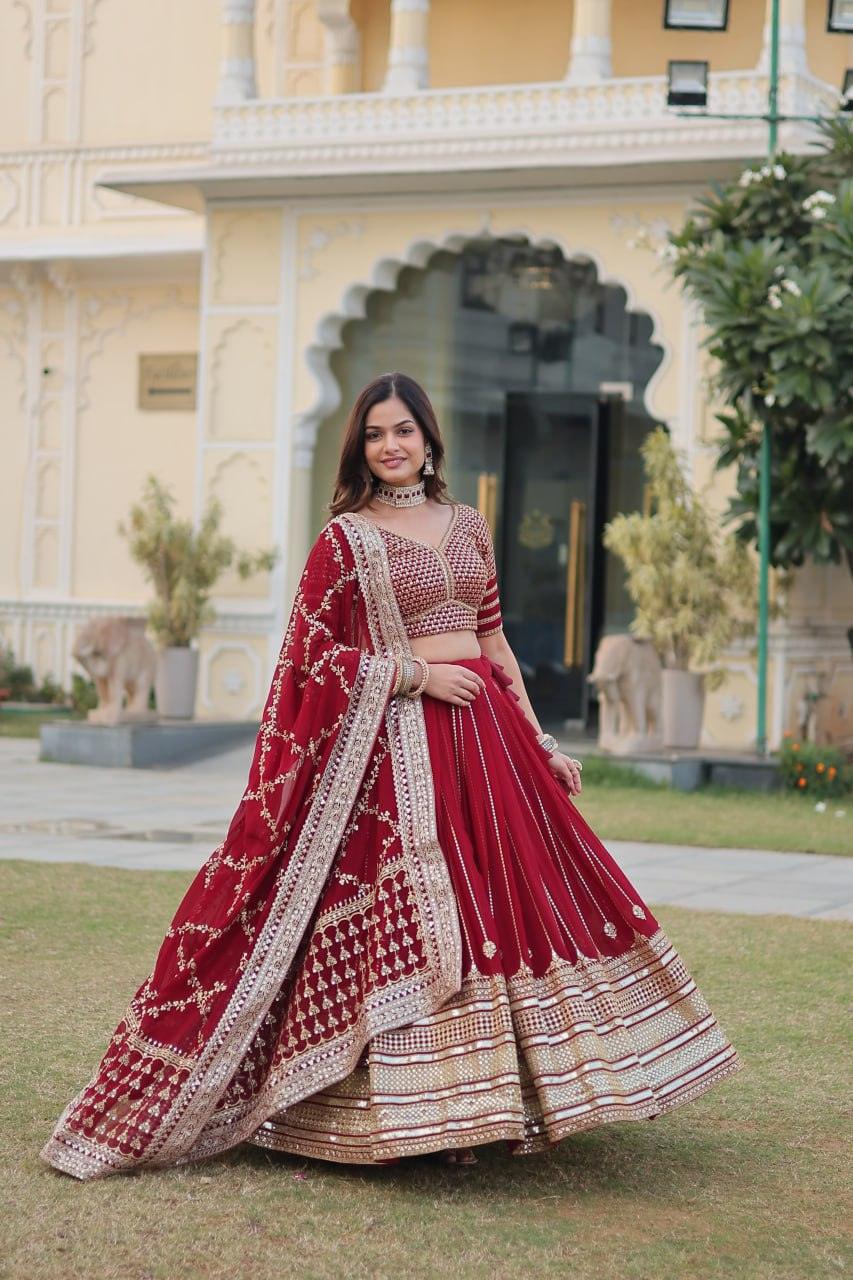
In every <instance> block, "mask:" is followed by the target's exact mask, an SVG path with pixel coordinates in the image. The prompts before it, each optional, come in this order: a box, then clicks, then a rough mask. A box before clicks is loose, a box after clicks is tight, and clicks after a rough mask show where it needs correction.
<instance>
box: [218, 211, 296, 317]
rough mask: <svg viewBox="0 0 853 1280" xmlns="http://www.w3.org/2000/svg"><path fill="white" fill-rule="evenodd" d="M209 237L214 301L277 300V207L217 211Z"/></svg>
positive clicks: (279, 235)
mask: <svg viewBox="0 0 853 1280" xmlns="http://www.w3.org/2000/svg"><path fill="white" fill-rule="evenodd" d="M211 238H212V240H213V253H212V269H211V294H212V301H213V303H214V304H223V303H224V304H228V305H232V306H233V305H249V304H251V303H256V304H265V303H274V302H275V301H276V300H277V298H278V288H279V273H280V263H281V213H280V211H279V210H278V209H243V210H239V211H236V212H234V213H222V212H217V213H216V214H215V215H214V217H213V222H212V227H211Z"/></svg>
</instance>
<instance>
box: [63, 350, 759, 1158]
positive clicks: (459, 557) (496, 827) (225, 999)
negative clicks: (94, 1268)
mask: <svg viewBox="0 0 853 1280" xmlns="http://www.w3.org/2000/svg"><path fill="white" fill-rule="evenodd" d="M443 456H444V450H443V446H442V442H441V436H440V433H439V429H438V425H437V423H436V420H435V415H434V413H433V410H432V407H431V405H430V403H429V401H428V399H427V397H426V395H425V394H424V392H423V391H422V390H421V388H420V387H419V386H418V385H417V383H415V382H413V381H412V379H411V378H408V377H406V376H405V375H403V374H387V375H384V376H382V377H380V378H377V379H376V380H375V381H374V382H372V383H370V385H369V386H367V387H366V388H365V389H364V391H363V392H362V393H361V395H360V396H359V398H358V400H357V401H356V404H355V406H354V407H353V410H352V412H351V414H350V418H349V422H348V424H347V428H346V432H345V437H344V442H343V449H342V454H341V461H340V469H339V473H338V480H337V486H336V490H335V496H334V501H333V503H332V508H331V509H332V512H333V518H332V519H331V520H330V521H329V523H328V524H327V525H326V527H325V529H324V530H323V532H322V533H321V534H320V536H319V538H318V539H317V541H316V543H315V544H314V547H313V548H312V550H311V553H310V555H309V557H308V561H307V564H306V566H305V569H304V572H303V575H302V578H301V581H300V584H299V589H298V592H297V595H296V599H295V601H294V605H293V610H292V613H291V617H290V622H289V625H288V629H287V633H286V635H285V639H284V644H283V646H282V650H281V654H280V657H279V660H278V664H277V667H276V671H275V674H274V677H273V681H272V686H271V688H270V692H269V696H268V699H267V703H266V706H265V710H264V714H263V720H262V724H261V729H260V732H259V735H258V740H257V744H256V747H255V753H254V758H253V762H252V767H251V772H250V775H249V781H248V785H247V787H246V790H245V792H244V794H243V797H242V800H241V802H240V805H239V808H238V809H237V812H236V813H235V815H234V818H233V820H232V822H231V825H230V827H229V830H228V833H227V835H226V838H225V841H224V842H223V844H222V845H220V846H219V848H218V849H216V850H215V851H214V852H213V854H212V855H211V856H210V858H209V859H208V861H207V862H206V863H205V865H204V866H203V867H202V868H201V870H200V871H199V873H198V875H197V876H196V878H195V879H194V881H193V883H192V884H191V885H190V888H189V889H188V891H187V893H186V895H185V897H184V899H183V901H182V903H181V905H180V906H179V908H178V911H177V914H176V915H175V918H174V920H173V921H172V924H171V926H170V928H169V930H168V932H167V934H166V937H165V939H164V940H163V944H162V946H161V948H160V952H159V955H158V957H157V961H156V964H155V967H154V970H153V972H152V973H151V975H150V976H149V977H148V978H147V979H146V981H145V982H144V983H143V984H142V986H141V987H140V988H139V990H138V992H137V993H136V995H135V996H134V997H133V999H132V1000H131V1002H130V1004H129V1006H128V1009H127V1011H126V1013H125V1015H124V1018H123V1019H122V1021H121V1023H120V1024H119V1026H118V1027H117V1029H116V1031H115V1033H114V1035H113V1038H112V1040H111V1042H110V1045H109V1048H108V1050H107V1053H106V1055H105V1056H104V1058H103V1061H102V1062H101V1064H100V1067H99V1069H98V1071H97V1073H96V1075H95V1076H94V1078H93V1079H92V1080H91V1082H90V1083H89V1084H88V1085H87V1086H86V1088H85V1089H84V1090H83V1091H82V1092H81V1093H80V1094H79V1095H78V1096H77V1097H76V1098H74V1099H73V1100H72V1102H71V1103H70V1104H69V1106H68V1107H67V1108H66V1110H65V1112H64V1113H63V1115H62V1116H61V1117H60V1120H59V1122H58V1124H57V1127H56V1130H55V1132H54V1134H53V1136H52V1137H51V1138H50V1140H49V1142H48V1143H47V1146H46V1147H45V1149H44V1151H43V1153H42V1154H43V1156H44V1158H45V1159H46V1160H47V1161H48V1162H49V1163H51V1164H53V1165H55V1166H56V1167H57V1168H59V1169H62V1170H64V1171H65V1172H67V1173H71V1174H73V1175H75V1176H76V1177H78V1178H96V1177H102V1176H105V1175H107V1174H110V1173H116V1172H121V1171H125V1170H130V1169H134V1168H138V1167H142V1166H147V1167H158V1166H164V1165H171V1164H179V1163H184V1162H186V1161H190V1160H195V1159H199V1158H201V1157H204V1156H210V1155H214V1154H216V1153H218V1152H220V1151H224V1150H225V1149H227V1148H229V1147H233V1146H234V1145H235V1144H237V1143H239V1142H244V1141H250V1142H253V1143H256V1144H259V1145H260V1146H263V1147H267V1148H271V1149H275V1150H280V1151H290V1152H296V1153H299V1154H304V1155H311V1156H319V1157H322V1158H325V1159H329V1160H341V1161H350V1162H355V1163H366V1164H379V1163H389V1162H391V1163H393V1162H394V1161H396V1160H398V1159H399V1158H400V1157H402V1156H406V1155H413V1154H418V1153H423V1152H435V1151H443V1152H445V1158H446V1159H448V1160H450V1161H461V1162H463V1163H468V1162H471V1161H473V1160H474V1159H475V1158H476V1157H475V1156H474V1154H473V1152H472V1150H471V1148H472V1147H473V1146H476V1145H480V1144H482V1143H486V1142H493V1141H495V1140H498V1139H506V1140H507V1141H508V1142H509V1143H510V1144H511V1148H512V1150H513V1151H515V1152H516V1153H518V1154H524V1153H528V1152H533V1151H539V1150H542V1149H544V1148H546V1147H547V1146H548V1145H549V1144H551V1143H553V1142H556V1141H557V1140H559V1139H561V1138H563V1137H565V1136H566V1135H567V1134H570V1133H573V1132H576V1131H578V1130H580V1129H584V1128H588V1127H590V1126H593V1125H598V1124H605V1123H608V1122H611V1121H618V1120H632V1119H643V1118H652V1117H654V1116H656V1115H659V1114H660V1113H661V1112H664V1111H668V1110H671V1109H672V1108H673V1107H675V1106H678V1105H679V1104H680V1103H682V1102H687V1101H688V1100H690V1099H691V1098H694V1097H697V1096H698V1095H699V1094H701V1093H703V1092H704V1091H705V1090H706V1089H708V1088H709V1087H710V1086H711V1085H712V1084H714V1083H715V1082H716V1081H718V1080H720V1079H722V1078H723V1077H725V1076H728V1075H731V1074H732V1073H733V1072H734V1071H736V1070H737V1069H738V1068H739V1066H740V1061H739V1059H738V1057H737V1054H736V1052H735V1050H734V1049H733V1048H732V1046H731V1044H730V1043H729V1042H728V1040H727V1039H726V1038H725V1036H724V1034H723V1033H722V1031H721V1029H720V1028H719V1026H718V1025H717V1023H716V1021H715V1019H714V1017H713V1015H712V1013H711V1012H710V1010H709V1008H708V1006H707V1004H706V1002H705V1000H704V999H703V997H702V995H701V994H700V992H699V991H698V990H697V988H696V986H695V984H694V982H693V981H692V979H691V977H690V975H689V974H688V973H687V971H686V970H685V968H684V966H683V964H682V962H681V960H680V959H679V957H678V955H677V954H676V952H675V951H674V949H673V947H672V945H671V944H670V942H669V941H668V939H667V938H666V936H665V934H664V933H663V931H662V929H661V928H660V926H659V924H658V922H657V921H656V920H655V918H654V916H653V915H652V913H651V912H650V911H649V908H648V907H647V906H646V905H645V903H643V902H642V900H641V899H640V897H639V895H638V894H637V892H636V890H635V889H634V888H633V886H632V885H631V884H630V883H629V882H628V880H627V879H626V878H625V876H624V875H623V874H622V872H621V871H620V870H619V867H618V866H617V865H616V863H615V862H614V861H613V859H612V858H611V857H610V855H609V854H608V853H607V852H606V850H605V849H604V847H603V846H602V845H601V843H600V841H599V840H598V839H597V838H596V837H595V835H593V833H592V831H590V829H589V827H588V826H587V825H586V823H585V822H584V820H583V818H582V817H581V815H580V814H579V813H578V811H577V809H576V808H575V807H574V805H573V804H572V802H571V800H570V798H569V797H570V796H572V795H577V794H578V793H579V792H580V789H581V783H580V765H579V764H578V762H576V761H574V760H571V759H568V758H567V757H565V756H564V755H562V754H561V753H560V752H559V751H557V750H556V742H555V741H554V739H553V738H551V737H550V736H549V735H547V734H543V733H542V732H541V727H540V725H539V723H538V721H537V719H536V716H535V713H534V711H533V708H532V707H531V705H530V702H529V700H528V698H527V695H526V693H525V690H524V685H523V682H522V678H521V674H520V672H519V668H518V663H517V662H516V660H515V658H514V656H513V654H512V651H511V649H510V648H509V645H508V644H507V642H506V640H505V638H504V636H503V632H502V629H501V617H500V604H499V599H498V590H497V582H496V575H495V561H494V552H493V549H492V543H491V537H490V534H489V528H488V525H487V524H486V522H485V520H484V519H483V517H482V516H481V515H480V513H479V512H478V511H476V510H474V509H473V508H472V507H468V506H464V505H461V504H458V503H452V502H450V501H449V499H448V497H447V494H446V489H445V485H444V482H443V480H442V474H441V473H442V462H443Z"/></svg>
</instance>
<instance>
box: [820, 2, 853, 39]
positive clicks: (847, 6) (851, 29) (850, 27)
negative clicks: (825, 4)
mask: <svg viewBox="0 0 853 1280" xmlns="http://www.w3.org/2000/svg"><path fill="white" fill-rule="evenodd" d="M826 29H827V31H837V32H839V33H840V34H841V35H853V0H829V11H828V13H827V15H826Z"/></svg>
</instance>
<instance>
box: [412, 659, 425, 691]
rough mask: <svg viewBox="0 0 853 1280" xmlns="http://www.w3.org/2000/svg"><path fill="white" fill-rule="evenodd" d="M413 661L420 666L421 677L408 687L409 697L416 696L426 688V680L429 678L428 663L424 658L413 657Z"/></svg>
mask: <svg viewBox="0 0 853 1280" xmlns="http://www.w3.org/2000/svg"><path fill="white" fill-rule="evenodd" d="M413 662H414V663H416V664H417V665H418V666H419V667H420V669H421V678H420V681H419V683H418V684H417V685H412V687H411V688H410V689H409V697H410V698H418V697H420V695H421V694H422V693H423V691H424V689H425V688H426V684H427V680H429V663H428V662H427V660H426V658H414V659H413Z"/></svg>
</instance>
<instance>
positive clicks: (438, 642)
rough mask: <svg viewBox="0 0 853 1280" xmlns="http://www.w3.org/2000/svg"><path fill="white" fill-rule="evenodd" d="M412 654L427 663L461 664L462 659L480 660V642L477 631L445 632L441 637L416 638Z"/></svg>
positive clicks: (413, 642)
mask: <svg viewBox="0 0 853 1280" xmlns="http://www.w3.org/2000/svg"><path fill="white" fill-rule="evenodd" d="M410 643H411V646H412V653H413V654H414V655H415V656H416V657H418V658H426V660H427V662H459V660H460V659H461V658H479V656H480V653H481V650H480V641H479V640H478V639H477V633H476V631H444V632H442V633H441V635H433V636H415V637H414V638H413V639H412V640H411V641H410Z"/></svg>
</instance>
